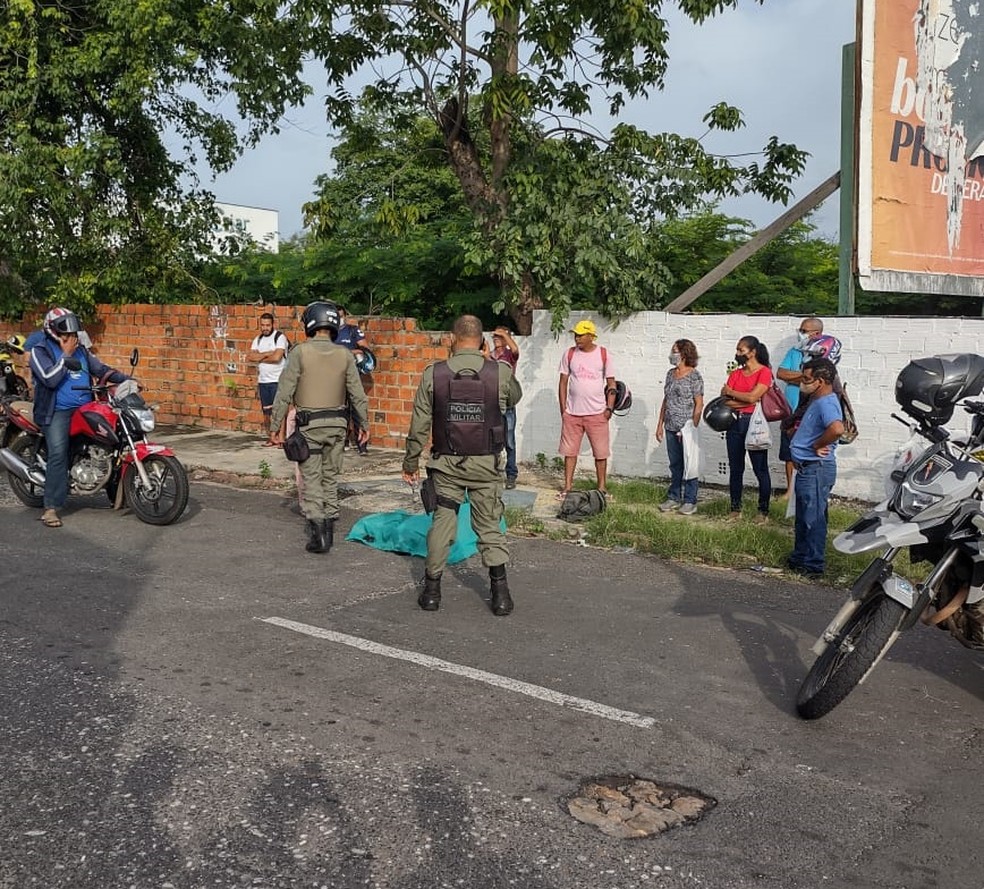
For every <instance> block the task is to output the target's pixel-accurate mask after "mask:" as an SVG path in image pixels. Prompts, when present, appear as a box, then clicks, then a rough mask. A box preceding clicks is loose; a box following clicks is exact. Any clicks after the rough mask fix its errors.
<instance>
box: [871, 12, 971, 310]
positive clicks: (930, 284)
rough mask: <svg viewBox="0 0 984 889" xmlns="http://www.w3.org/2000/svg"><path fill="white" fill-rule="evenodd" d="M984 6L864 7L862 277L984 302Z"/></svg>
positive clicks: (889, 286)
mask: <svg viewBox="0 0 984 889" xmlns="http://www.w3.org/2000/svg"><path fill="white" fill-rule="evenodd" d="M982 11H984V4H982V3H981V0H861V35H860V45H861V52H860V94H861V95H860V98H861V102H860V116H859V123H860V126H859V129H858V133H859V137H858V153H857V157H858V197H857V200H858V217H857V221H858V232H857V247H858V276H859V282H860V284H861V286H862V287H864V288H865V289H868V290H889V291H892V290H894V291H899V292H908V293H920V292H921V293H940V294H962V295H977V296H981V295H984V52H982V47H984V15H982Z"/></svg>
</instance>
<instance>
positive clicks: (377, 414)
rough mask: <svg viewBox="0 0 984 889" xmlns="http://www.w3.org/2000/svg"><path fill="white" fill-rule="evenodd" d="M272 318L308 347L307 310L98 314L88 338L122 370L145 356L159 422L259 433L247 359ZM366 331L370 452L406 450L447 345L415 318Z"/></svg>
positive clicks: (3, 329)
mask: <svg viewBox="0 0 984 889" xmlns="http://www.w3.org/2000/svg"><path fill="white" fill-rule="evenodd" d="M265 311H271V312H273V313H274V315H275V316H276V318H277V328H278V329H279V330H281V331H283V333H285V334H286V335H287V336H288V338H289V339H290V341H291V342H292V343H297V342H300V341H301V340H303V339H304V333H303V331H302V329H301V326H300V320H299V319H300V315H301V312H302V311H303V306H294V307H292V306H276V307H274V306H266V307H260V306H197V305H174V306H149V305H132V306H121V307H114V306H100V307H99V309H98V312H97V317H96V320H95V321H93V322H92V323H91V324H89V325H88V327H87V329H88V331H89V335H90V336H91V337H92V341H93V350H94V351H95V353H96V354H97V355H98V356H99V358H100V359H101V360H102V361H105V362H106V363H107V364H110V365H112V366H114V367H118V368H120V369H121V370H125V369H127V368H128V367H129V356H130V352H131V350H132V349H133V348H134V346H136V347H137V348H139V349H140V363H139V365H138V366H137V372H136V376H137V378H138V379H139V380H140V382H141V383H142V384H143V386H144V395H145V397H146V398H147V401H148V402H149V403H151V404H155V405H157V406H158V410H157V419H158V422H160V423H166V424H175V423H181V424H187V425H191V426H203V427H208V428H213V429H233V430H240V431H248V432H252V431H256V432H257V433H259V431H260V429H261V427H262V418H261V416H260V408H259V402H258V401H257V397H256V366H255V365H252V364H250V363H249V362H247V361H246V354H247V353H248V352H249V346H250V343H251V342H252V339H253V337H254V336H256V334H257V333H258V328H259V318H260V315H261V314H262V313H263V312H265ZM36 326H37V323H36V321H35V320H34V319H31V320H28V321H25V323H24V324H23V325H20V326H11V325H9V324H0V336H2V337H3V338H6V337H7V336H9V335H10V334H11V333H23V334H28V333H30V331H31V330H33V329H35V327H36ZM361 327H362V329H363V330H364V331H365V334H366V339H368V341H369V345H370V346H371V347H372V350H373V352H375V354H376V359H377V362H378V364H377V369H376V371H375V372H374V373H373V374H372V376H371V378H364V382H365V383H366V392H367V394H368V396H369V416H370V420H371V426H372V428H371V433H372V443H373V444H374V445H376V446H378V447H397V448H400V447H402V446H403V440H404V437H405V436H406V433H407V429H408V428H409V424H410V412H411V409H412V406H413V396H414V392H415V391H416V387H417V383H418V382H419V380H420V374H421V372H422V371H423V369H424V367H425V366H426V365H427V364H429V363H430V362H432V361H434V360H436V359H439V358H445V357H447V354H448V347H449V345H450V336H449V334H447V333H438V332H427V331H422V330H418V329H417V324H416V321H414V319H412V318H370V319H367V320H366V321H365V322H364V323H363V324H362V325H361ZM19 363H22V364H23V363H25V362H24V361H23V360H21V361H20V362H19ZM25 376H28V375H27V374H25Z"/></svg>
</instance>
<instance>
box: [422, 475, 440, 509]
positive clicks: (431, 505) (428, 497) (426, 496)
mask: <svg viewBox="0 0 984 889" xmlns="http://www.w3.org/2000/svg"><path fill="white" fill-rule="evenodd" d="M420 502H421V503H423V504H424V512H426V513H427V515H431V513H433V512H434V511H435V510H436V509H437V486H436V485H435V484H434V479H433V478H431V477H430V476H427V478H425V479H424V480H423V481H422V482H421V483H420Z"/></svg>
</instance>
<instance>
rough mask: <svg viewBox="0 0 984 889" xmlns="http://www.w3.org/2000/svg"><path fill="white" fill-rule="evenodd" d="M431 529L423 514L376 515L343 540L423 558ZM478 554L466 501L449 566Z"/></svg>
mask: <svg viewBox="0 0 984 889" xmlns="http://www.w3.org/2000/svg"><path fill="white" fill-rule="evenodd" d="M505 524H506V523H505V520H504V519H503V522H502V530H503V531H505ZM430 527H431V517H430V516H429V515H426V514H422V513H412V512H407V511H406V510H403V509H398V510H396V511H395V512H376V513H372V514H371V515H367V516H363V517H362V518H361V519H359V521H357V522H356V523H355V524H354V525H353V526H352V530H351V531H349V533H348V537H346V538H345V539H346V540H354V541H356V542H357V543H365V544H366V545H367V546H372V547H375V548H376V549H381V550H384V551H385V552H390V553H403V554H405V555H408V556H426V555H427V532H428V531H429V530H430ZM477 552H478V538H477V537H476V536H475V532H474V531H473V530H472V526H471V504H470V503H467V502H465V503H462V504H461V508H460V509H459V510H458V535H457V537H456V539H455V541H454V544H453V545H452V546H451V553H450V555H449V556H448V564H450V565H454V564H456V563H458V562H462V561H464V560H465V559H467V558H468V557H469V556H473V555H475V553H477Z"/></svg>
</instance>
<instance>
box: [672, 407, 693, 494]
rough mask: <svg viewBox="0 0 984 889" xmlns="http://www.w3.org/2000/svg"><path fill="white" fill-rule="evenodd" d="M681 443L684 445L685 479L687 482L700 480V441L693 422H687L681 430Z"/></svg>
mask: <svg viewBox="0 0 984 889" xmlns="http://www.w3.org/2000/svg"><path fill="white" fill-rule="evenodd" d="M671 434H672V433H671ZM680 442H681V444H683V478H684V480H685V481H686V480H688V479H692V478H698V477H699V476H700V440H699V437H698V435H697V427H696V426H694V421H693V420H687V422H686V423H684V424H683V429H681V430H680Z"/></svg>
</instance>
